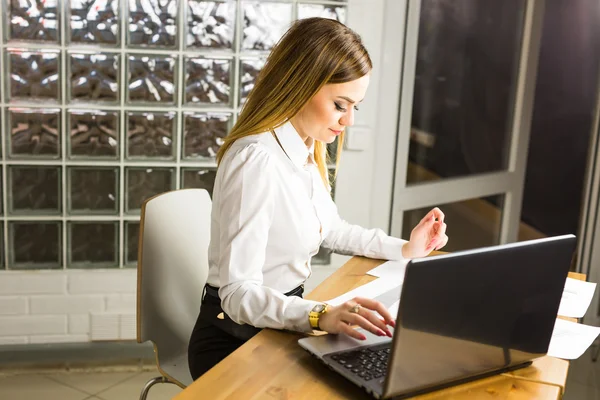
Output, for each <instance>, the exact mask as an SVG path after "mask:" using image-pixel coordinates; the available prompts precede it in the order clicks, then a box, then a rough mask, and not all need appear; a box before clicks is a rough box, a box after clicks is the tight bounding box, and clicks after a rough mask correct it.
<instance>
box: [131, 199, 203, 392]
mask: <svg viewBox="0 0 600 400" xmlns="http://www.w3.org/2000/svg"><path fill="white" fill-rule="evenodd" d="M211 207H212V204H211V200H210V196H209V195H208V192H207V191H206V190H203V189H184V190H176V191H172V192H167V193H163V194H161V195H158V196H155V197H153V198H151V199H149V200H147V201H146V202H145V203H144V205H143V206H142V212H141V218H140V236H139V249H138V278H137V318H136V319H137V341H138V342H139V343H143V342H146V341H148V340H150V341H152V342H153V343H154V351H155V353H156V361H157V364H158V368H159V370H160V371H161V373H162V374H163V375H166V376H167V377H169V378H171V379H173V380H174V381H175V382H176V383H178V384H179V385H180V386H182V387H185V386H187V385H189V384H191V383H192V382H193V379H192V377H191V375H190V373H189V368H188V362H187V347H188V342H189V339H190V336H191V334H192V330H193V328H194V324H195V322H196V319H197V317H198V313H199V311H200V304H201V301H202V299H201V296H202V291H203V288H204V285H205V283H206V279H207V275H208V246H209V241H210V215H211Z"/></svg>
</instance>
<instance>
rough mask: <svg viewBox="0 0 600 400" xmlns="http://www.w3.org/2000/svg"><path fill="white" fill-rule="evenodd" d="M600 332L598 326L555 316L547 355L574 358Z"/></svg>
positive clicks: (579, 354) (589, 344)
mask: <svg viewBox="0 0 600 400" xmlns="http://www.w3.org/2000/svg"><path fill="white" fill-rule="evenodd" d="M598 334H600V328H599V327H596V326H589V325H583V324H577V323H575V322H571V321H565V320H564V319H560V318H557V319H556V324H555V325H554V331H553V332H552V339H550V347H549V348H548V355H549V356H552V357H558V358H564V359H566V360H575V359H577V358H579V357H581V355H582V354H583V353H584V352H585V351H586V350H587V349H588V347H590V346H591V345H592V343H593V342H594V340H596V337H597V336H598Z"/></svg>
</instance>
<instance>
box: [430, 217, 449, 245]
mask: <svg viewBox="0 0 600 400" xmlns="http://www.w3.org/2000/svg"><path fill="white" fill-rule="evenodd" d="M432 230H433V231H434V232H435V233H434V234H433V235H432V237H431V240H430V241H429V243H428V244H427V247H426V249H434V248H435V247H436V246H438V245H439V244H440V243H441V242H442V240H443V238H444V236H446V224H444V223H443V222H436V225H435V226H434V227H433V228H432Z"/></svg>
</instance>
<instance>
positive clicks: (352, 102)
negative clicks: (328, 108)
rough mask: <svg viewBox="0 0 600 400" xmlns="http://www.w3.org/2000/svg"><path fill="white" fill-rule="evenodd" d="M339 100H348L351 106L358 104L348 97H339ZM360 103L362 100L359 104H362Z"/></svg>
mask: <svg viewBox="0 0 600 400" xmlns="http://www.w3.org/2000/svg"><path fill="white" fill-rule="evenodd" d="M337 98H338V99H344V100H346V101H347V102H348V103H350V104H354V103H356V102H355V101H354V100H352V99H351V98H350V97H346V96H337ZM363 100H364V99H363ZM360 102H362V100H361V101H359V103H360Z"/></svg>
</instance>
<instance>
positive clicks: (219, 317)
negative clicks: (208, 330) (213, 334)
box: [200, 284, 304, 340]
mask: <svg viewBox="0 0 600 400" xmlns="http://www.w3.org/2000/svg"><path fill="white" fill-rule="evenodd" d="M204 292H205V293H206V296H203V297H204V298H203V299H202V307H201V308H200V318H202V319H204V320H205V321H207V322H209V323H210V324H212V325H214V326H216V327H217V328H219V329H221V330H223V331H224V332H226V333H228V334H230V335H232V336H234V337H236V338H238V339H241V340H248V339H250V338H252V337H253V336H254V335H256V334H257V333H258V332H260V331H261V329H260V328H256V327H254V326H252V325H246V324H242V325H240V324H238V323H236V322H235V321H233V320H232V319H231V318H229V316H228V315H227V314H226V313H225V312H224V311H223V309H222V308H221V298H220V297H219V288H216V287H214V286H210V285H209V284H206V286H204ZM303 294H304V285H300V286H298V287H297V288H295V289H293V290H291V291H289V292H287V293H285V295H286V296H288V297H289V296H296V297H302V295H303Z"/></svg>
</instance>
